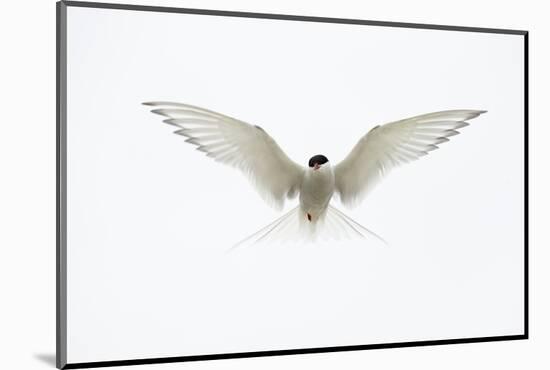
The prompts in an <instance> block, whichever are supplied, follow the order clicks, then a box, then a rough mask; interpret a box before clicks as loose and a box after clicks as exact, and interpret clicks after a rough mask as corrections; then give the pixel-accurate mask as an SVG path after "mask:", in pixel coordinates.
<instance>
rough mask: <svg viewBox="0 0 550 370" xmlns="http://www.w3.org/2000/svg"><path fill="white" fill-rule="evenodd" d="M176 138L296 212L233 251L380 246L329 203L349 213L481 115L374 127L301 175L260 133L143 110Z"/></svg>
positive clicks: (209, 114)
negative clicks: (358, 240) (357, 240)
mask: <svg viewBox="0 0 550 370" xmlns="http://www.w3.org/2000/svg"><path fill="white" fill-rule="evenodd" d="M143 104H144V105H147V106H151V107H153V108H154V109H152V110H151V112H153V113H156V114H159V115H161V116H163V117H164V118H165V119H164V121H163V122H165V123H168V124H170V125H174V126H176V127H177V128H178V129H177V130H176V131H175V133H176V134H178V135H181V136H184V137H186V139H185V141H186V142H188V143H190V144H193V145H195V146H196V147H197V148H196V149H197V150H199V151H201V152H204V153H206V155H207V156H208V157H211V158H212V159H214V160H215V161H218V162H220V163H223V164H226V165H229V166H232V167H234V168H237V169H239V170H240V171H242V172H243V173H244V174H245V175H246V176H247V177H248V178H249V179H250V180H251V182H252V184H253V185H254V186H255V187H256V189H257V190H258V192H259V194H260V195H261V196H262V197H263V198H264V200H266V201H267V202H268V203H269V204H271V205H272V206H274V207H275V208H277V209H282V207H283V205H284V202H285V200H287V199H293V198H296V197H298V198H299V204H298V206H297V207H295V208H293V209H292V210H290V211H289V212H287V213H286V214H284V215H283V216H282V217H280V218H279V219H277V220H275V221H274V222H272V223H271V224H269V225H267V226H266V227H264V228H262V229H261V230H259V231H258V232H256V233H254V234H252V235H251V236H249V237H248V238H246V239H244V240H243V241H241V242H240V243H238V244H237V246H238V245H241V244H243V243H245V242H251V243H255V242H258V241H262V240H263V241H265V240H272V241H274V240H276V241H284V240H289V239H291V240H292V239H296V238H300V239H303V238H307V239H309V240H316V239H317V238H318V237H319V236H321V237H323V238H339V237H341V236H345V237H352V236H359V237H367V236H371V237H374V238H376V239H379V240H382V241H383V239H382V238H381V237H379V236H378V235H376V234H375V233H374V232H372V231H370V230H368V229H367V228H366V227H364V226H362V225H361V224H359V223H358V222H356V221H354V220H353V219H351V218H350V217H349V216H347V215H345V214H344V213H343V212H341V211H340V210H338V209H336V208H335V207H333V206H332V205H331V204H330V203H331V200H332V199H333V196H334V195H336V196H337V197H339V199H340V202H341V203H342V204H343V205H344V206H346V207H353V206H356V205H357V204H358V203H360V202H361V201H362V200H363V199H364V197H365V196H366V195H367V194H368V193H369V192H370V191H371V190H372V189H373V188H374V187H375V185H377V184H378V183H379V181H380V180H381V179H382V178H383V177H384V175H385V174H387V173H388V172H389V171H390V170H391V169H393V168H395V167H397V166H399V165H401V164H404V163H409V162H412V161H415V160H417V159H419V158H420V157H423V156H425V155H427V154H428V152H430V151H432V150H435V149H438V145H440V144H443V143H445V142H447V141H449V138H450V137H451V136H454V135H457V134H458V133H459V132H458V131H457V130H458V129H461V128H463V127H466V126H468V123H467V121H468V120H471V119H473V118H476V117H478V116H479V115H480V114H482V113H485V111H482V110H447V111H441V112H434V113H428V114H423V115H420V116H415V117H410V118H406V119H402V120H399V121H395V122H391V123H386V124H384V125H378V126H375V127H374V128H372V129H371V130H370V131H368V132H367V133H366V134H365V135H363V136H362V137H361V138H360V139H359V141H358V142H357V144H356V145H355V146H354V147H353V148H352V150H351V151H350V152H349V154H348V155H347V157H346V158H344V160H342V161H341V162H340V163H338V164H336V165H334V166H333V165H332V164H331V163H330V161H329V159H328V158H327V157H326V156H324V155H323V154H317V155H314V156H312V157H311V158H310V159H309V161H308V163H307V167H305V166H301V165H299V164H297V163H296V162H294V161H292V160H291V159H290V158H289V157H288V156H287V155H286V154H285V152H284V151H283V150H282V149H281V148H280V147H279V145H278V144H277V142H276V141H275V140H274V139H273V138H272V137H271V136H270V135H269V134H268V133H267V132H266V131H265V130H264V129H263V128H261V127H260V126H256V125H251V124H249V123H246V122H243V121H241V120H238V119H235V118H232V117H229V116H226V115H224V114H221V113H217V112H214V111H211V110H208V109H204V108H200V107H197V106H193V105H189V104H182V103H174V102H147V103H143Z"/></svg>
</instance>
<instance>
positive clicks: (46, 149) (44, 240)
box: [0, 0, 550, 369]
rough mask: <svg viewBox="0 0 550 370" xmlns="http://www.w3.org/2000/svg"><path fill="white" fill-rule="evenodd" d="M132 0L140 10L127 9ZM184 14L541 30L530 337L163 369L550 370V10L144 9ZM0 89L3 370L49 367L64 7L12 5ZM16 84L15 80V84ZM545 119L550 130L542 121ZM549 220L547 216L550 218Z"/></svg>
mask: <svg viewBox="0 0 550 370" xmlns="http://www.w3.org/2000/svg"><path fill="white" fill-rule="evenodd" d="M127 2H130V1H127ZM131 3H135V4H138V3H142V4H151V3H153V4H155V5H172V6H180V7H197V8H213V9H227V10H244V11H255V12H274V13H286V14H302V15H318V16H331V17H342V18H362V19H374V20H385V21H404V22H419V23H434V24H453V25H464V26H480V27H499V28H516V29H528V30H529V31H531V34H530V41H531V54H530V57H531V62H530V71H531V76H532V78H531V80H530V81H531V89H530V95H531V98H530V100H531V107H532V109H531V110H530V112H531V135H530V137H531V151H530V153H531V156H532V161H531V173H532V174H531V186H530V191H531V198H532V199H533V200H534V199H535V196H536V202H535V201H532V202H531V213H530V215H531V230H532V233H531V241H532V242H531V255H530V258H531V279H532V284H531V296H532V299H531V312H530V317H531V327H530V332H531V339H530V340H528V341H521V342H502V343H484V344H467V345H452V346H439V347H423V348H407V349H393V350H377V351H362V352H348V353H332V354H319V355H300V356H287V357H272V358H256V359H243V360H227V361H214V362H202V363H187V364H171V365H156V366H149V367H145V366H143V367H142V368H151V369H153V368H159V369H160V368H186V369H256V368H258V367H259V368H262V369H278V368H280V367H288V368H317V369H332V368H346V369H362V368H365V367H367V366H370V367H373V368H376V369H394V368H403V367H406V368H413V369H417V368H418V369H440V368H446V369H449V368H450V369H455V368H456V369H464V368H500V369H516V368H518V367H523V368H528V369H533V368H535V369H536V368H547V366H548V363H549V362H550V361H549V360H548V358H547V356H546V354H545V352H544V349H546V347H548V343H550V340H549V339H550V338H549V335H550V331H549V320H548V316H547V315H546V314H545V313H546V312H548V311H550V307H549V299H548V298H547V297H548V294H547V291H548V281H550V276H548V275H549V274H548V268H547V264H548V262H549V261H548V251H547V250H546V249H545V247H546V245H547V244H548V241H549V235H548V231H547V228H545V226H546V222H545V220H546V218H547V216H548V209H547V207H546V208H545V206H547V205H548V200H549V199H548V195H547V194H545V193H544V190H543V189H547V188H549V187H550V186H549V185H550V184H548V182H549V181H550V176H545V174H544V169H546V168H547V167H548V164H547V163H545V159H544V157H548V155H549V154H550V153H548V149H547V146H546V145H544V142H543V140H545V139H546V136H547V135H548V133H549V128H548V124H547V123H546V120H545V119H544V118H546V116H547V114H546V112H545V111H544V107H545V102H546V101H547V100H548V96H549V95H548V93H549V92H548V69H547V66H548V65H550V60H549V59H550V55H549V52H548V47H547V45H548V44H549V42H550V39H549V36H550V26H549V25H548V24H547V21H546V17H545V14H546V13H547V12H545V11H544V8H543V6H542V5H541V4H543V2H535V1H524V2H522V3H519V2H517V3H513V4H504V3H503V2H499V1H485V2H483V3H481V2H479V1H470V0H463V1H460V2H458V1H457V2H453V3H449V2H438V1H428V0H425V1H415V2H410V1H385V2H383V3H377V4H376V5H375V6H374V5H368V4H367V3H365V2H351V1H339V2H338V3H337V2H325V3H320V2H316V1H312V0H310V1H305V0H300V1H282V0H279V1H264V2H262V3H259V2H254V1H252V0H248V1H247V0H234V1H232V2H231V3H228V2H227V1H225V2H224V1H221V0H206V1H205V0H203V1H154V2H153V1H142V2H137V1H133V2H131ZM3 5H4V8H3V11H2V20H1V22H0V37H1V41H2V46H3V48H2V55H1V57H0V63H1V67H2V68H0V81H1V84H0V86H1V90H0V91H1V92H2V103H3V104H2V106H3V108H4V116H3V117H2V120H1V125H2V130H1V135H0V169H1V170H2V181H1V182H0V225H2V226H1V228H0V247H1V249H0V250H1V252H0V253H1V257H0V284H1V292H2V298H3V299H2V304H1V305H0V328H1V329H0V332H1V333H2V334H1V335H0V348H2V351H1V352H2V362H3V366H2V367H3V368H25V369H35V368H48V367H50V368H51V367H52V366H53V354H54V353H55V298H54V297H55V109H54V107H55V4H54V2H53V1H44V0H41V1H38V0H35V1H30V0H29V1H26V2H10V3H5V4H3ZM6 81H7V83H6ZM539 121H540V122H539ZM545 216H546V217H545Z"/></svg>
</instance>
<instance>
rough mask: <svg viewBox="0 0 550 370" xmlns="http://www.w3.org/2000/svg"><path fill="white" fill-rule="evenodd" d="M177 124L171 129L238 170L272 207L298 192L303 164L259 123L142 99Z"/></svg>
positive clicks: (210, 155) (212, 156)
mask: <svg viewBox="0 0 550 370" xmlns="http://www.w3.org/2000/svg"><path fill="white" fill-rule="evenodd" d="M143 104H144V105H148V106H151V107H154V108H155V109H153V110H151V112H153V113H156V114H159V115H161V116H163V117H166V119H165V120H164V121H163V122H165V123H167V124H170V125H173V126H176V127H177V128H178V129H177V130H176V131H175V132H174V133H176V134H178V135H182V136H184V137H186V140H185V141H186V142H188V143H189V144H193V145H195V146H196V147H197V148H196V149H197V150H199V151H201V152H204V153H206V155H207V156H208V157H211V158H213V159H214V160H215V161H217V162H220V163H224V164H226V165H229V166H232V167H234V168H237V169H239V170H241V171H242V172H243V173H244V174H245V175H247V177H248V178H249V179H250V180H251V182H252V183H253V184H254V185H255V186H256V188H257V190H258V192H259V193H260V195H261V196H262V197H263V198H264V199H265V200H266V201H267V202H268V203H269V204H271V205H272V206H274V207H275V208H279V209H280V208H282V207H283V205H284V201H285V199H286V198H292V197H294V196H296V194H297V193H298V189H299V186H300V184H301V181H302V176H303V173H304V168H303V167H301V166H300V165H298V164H296V163H295V162H293V161H292V160H291V159H290V158H288V156H287V155H286V154H285V153H284V152H283V150H282V149H281V148H280V147H279V145H278V144H277V143H276V142H275V140H273V138H271V136H269V134H268V133H267V132H266V131H265V130H264V129H262V128H261V127H259V126H253V125H250V124H248V123H246V122H243V121H240V120H237V119H235V118H231V117H229V116H226V115H223V114H221V113H217V112H214V111H211V110H208V109H204V108H200V107H197V106H193V105H189V104H183V103H173V102H148V103H143Z"/></svg>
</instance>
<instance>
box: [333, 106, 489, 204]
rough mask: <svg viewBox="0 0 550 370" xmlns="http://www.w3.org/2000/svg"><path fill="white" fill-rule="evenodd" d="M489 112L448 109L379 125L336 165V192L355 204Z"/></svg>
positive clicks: (345, 200)
mask: <svg viewBox="0 0 550 370" xmlns="http://www.w3.org/2000/svg"><path fill="white" fill-rule="evenodd" d="M482 113H485V111H480V110H448V111H442V112H434V113H428V114H424V115H420V116H415V117H411V118H407V119H403V120H400V121H395V122H391V123H387V124H385V125H382V126H376V127H374V128H373V129H371V130H370V131H369V132H368V133H367V134H366V135H364V136H363V137H362V138H361V139H360V140H359V142H358V143H357V144H356V145H355V147H354V148H353V149H352V151H351V152H350V153H349V154H348V156H347V157H346V158H345V159H344V160H343V161H342V162H340V163H339V164H338V165H337V166H336V167H335V168H334V173H335V180H336V192H337V193H338V194H339V195H340V200H341V201H342V203H343V204H345V205H346V206H354V205H356V204H357V203H358V202H360V201H361V200H362V199H363V198H364V197H365V196H366V195H367V194H368V192H369V191H370V190H371V189H372V188H373V187H374V186H375V185H376V184H377V183H378V182H379V181H380V180H381V179H382V178H383V176H384V175H385V174H386V173H387V172H389V171H390V170H391V169H393V168H394V167H397V166H399V165H401V164H403V163H409V162H412V161H415V160H417V159H418V158H420V157H423V156H425V155H427V154H428V153H429V152H431V151H433V150H435V149H438V148H439V147H438V145H440V144H443V143H446V142H447V141H449V137H451V136H455V135H458V133H459V132H458V131H457V130H458V129H461V128H463V127H466V126H468V125H469V124H468V122H466V121H467V120H470V119H473V118H476V117H478V116H479V115H480V114H482Z"/></svg>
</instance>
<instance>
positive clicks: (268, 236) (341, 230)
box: [229, 205, 388, 251]
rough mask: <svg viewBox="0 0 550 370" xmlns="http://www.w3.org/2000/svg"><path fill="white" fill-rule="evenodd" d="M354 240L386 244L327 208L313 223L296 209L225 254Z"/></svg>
mask: <svg viewBox="0 0 550 370" xmlns="http://www.w3.org/2000/svg"><path fill="white" fill-rule="evenodd" d="M354 238H366V239H368V238H374V239H376V240H378V241H380V242H382V243H383V244H385V245H387V244H388V243H387V242H386V241H385V240H384V239H383V238H382V237H380V236H379V235H378V234H376V233H375V232H373V231H371V230H369V229H367V228H366V227H365V226H363V225H361V224H360V223H358V222H357V221H355V220H353V219H352V218H351V217H349V216H346V215H345V214H344V213H343V212H342V211H340V210H338V209H336V208H334V207H332V206H330V205H329V206H328V208H327V210H326V212H325V214H324V215H322V216H321V217H319V218H318V219H317V220H316V221H313V222H310V221H308V218H307V215H306V214H305V213H304V212H303V211H302V210H301V209H300V207H299V206H297V207H295V208H293V209H291V210H290V211H288V212H287V213H285V214H284V215H282V216H281V217H279V218H278V219H276V220H275V221H273V222H272V223H270V224H269V225H267V226H264V227H263V228H261V229H260V230H258V231H256V232H255V233H254V234H252V235H250V236H248V237H246V238H245V239H243V240H241V241H240V242H238V243H237V244H235V245H234V246H233V247H231V249H230V250H229V251H232V250H235V249H236V248H239V247H242V246H245V245H252V244H257V243H274V242H276V243H284V242H315V241H320V240H341V239H354Z"/></svg>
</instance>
